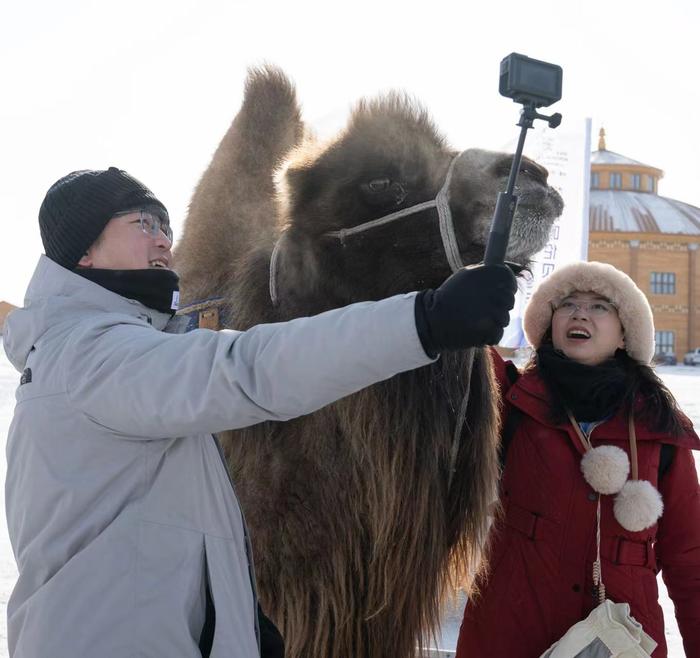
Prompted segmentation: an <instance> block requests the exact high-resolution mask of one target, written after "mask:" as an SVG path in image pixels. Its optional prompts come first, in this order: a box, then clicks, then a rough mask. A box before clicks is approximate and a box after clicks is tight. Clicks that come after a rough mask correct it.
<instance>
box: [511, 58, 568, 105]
mask: <svg viewBox="0 0 700 658" xmlns="http://www.w3.org/2000/svg"><path fill="white" fill-rule="evenodd" d="M561 83H562V68H561V66H557V65H556V64H549V63H548V62H542V61H540V60H539V59H532V58H530V57H527V56H525V55H520V54H518V53H511V54H510V55H508V57H504V58H503V60H501V77H500V80H499V83H498V91H499V92H500V93H501V96H507V97H508V98H512V99H513V100H514V101H515V102H516V103H522V104H523V105H530V106H531V107H547V106H548V105H551V104H552V103H556V102H557V101H558V100H559V99H560V98H561Z"/></svg>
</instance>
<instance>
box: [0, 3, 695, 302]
mask: <svg viewBox="0 0 700 658" xmlns="http://www.w3.org/2000/svg"><path fill="white" fill-rule="evenodd" d="M699 4H700V3H697V2H696V1H695V0H692V1H691V0H688V1H686V0H667V1H666V2H665V3H661V2H658V0H657V1H655V2H649V1H647V0H637V1H635V2H630V1H628V0H615V1H612V0H607V1H605V2H603V1H600V0H593V1H591V2H568V1H567V0H560V1H559V2H557V3H543V2H534V1H533V2H530V3H527V2H525V1H523V0H518V1H517V2H515V1H513V0H496V1H491V2H488V1H487V2H467V1H466V0H461V1H459V2H456V1H454V2H446V1H444V0H424V1H423V2H411V1H410V0H403V1H393V0H392V1H384V2H383V1H382V0H374V1H373V2H372V1H366V0H352V2H347V3H336V2H333V1H332V0H325V1H323V2H322V1H316V0H300V1H298V2H292V1H287V2H242V1H238V0H229V1H228V2H225V1H223V0H222V1H217V0H153V1H149V0H121V1H120V2H98V1H90V0H61V1H60V2H57V1H55V0H38V1H32V0H26V1H24V2H12V3H10V2H9V1H7V2H3V3H2V9H1V10H0V83H1V87H0V222H1V223H0V226H1V227H2V233H1V235H2V237H1V238H0V300H6V301H9V302H12V303H14V304H21V303H22V299H23V296H24V290H25V288H26V285H27V283H28V281H29V278H30V277H31V273H32V271H33V269H34V266H35V264H36V260H37V258H38V256H39V254H40V253H41V251H42V247H41V240H40V237H39V228H38V224H37V213H38V209H39V206H40V204H41V201H42V199H43V196H44V194H45V192H46V190H47V188H48V187H49V186H50V185H51V184H52V183H53V182H54V181H55V180H56V179H58V178H60V177H61V176H63V175H65V174H66V173H68V172H70V171H73V170H75V169H86V168H89V169H104V168H106V167H109V166H111V165H114V166H118V167H120V168H123V169H126V170H127V171H128V172H129V173H131V174H132V175H134V176H136V177H137V178H139V179H140V180H142V181H143V182H144V183H145V184H146V185H148V186H149V187H150V188H151V189H152V190H153V191H154V192H155V193H156V195H158V197H159V198H160V199H161V200H162V201H163V202H164V203H165V204H166V206H167V207H168V208H169V210H170V215H171V217H172V219H173V225H174V228H175V232H176V236H177V234H178V232H179V229H180V227H181V225H182V221H183V219H184V216H185V213H186V209H187V203H188V201H189V198H190V196H191V194H192V190H193V188H194V186H195V185H196V183H197V180H198V179H199V177H200V176H201V174H202V172H203V171H204V169H205V168H206V166H207V164H208V162H209V159H210V157H211V154H212V153H213V151H214V150H215V148H216V146H217V145H218V143H219V140H220V139H221V137H222V136H223V134H224V132H225V130H226V129H227V127H228V125H229V123H230V121H231V120H232V119H233V117H234V115H235V113H236V111H237V110H238V107H239V105H240V101H241V95H242V90H243V83H244V80H245V75H246V68H247V67H248V66H251V65H255V64H260V63H263V62H270V63H274V64H277V65H279V66H280V67H282V68H283V69H284V70H285V71H286V72H287V74H288V75H289V76H290V77H291V78H292V79H293V80H294V81H295V82H296V84H297V89H298V94H299V98H300V101H301V103H302V106H303V110H304V115H305V119H306V120H307V122H308V123H309V124H310V125H311V126H312V127H313V126H317V127H319V128H320V129H321V130H322V131H323V130H326V131H327V130H329V128H330V127H331V126H336V125H337V124H338V122H339V121H340V120H341V117H344V116H345V115H346V114H347V111H348V109H349V108H350V106H351V105H352V104H353V103H354V102H355V101H357V100H358V99H359V98H361V97H365V96H373V95H376V94H378V93H381V92H382V91H385V90H388V89H401V90H404V91H406V92H408V93H410V94H411V95H413V96H414V97H416V98H417V99H419V100H420V101H421V102H422V103H423V104H424V105H425V106H426V107H427V108H428V109H429V110H430V112H431V114H432V116H433V118H434V120H435V122H436V124H437V125H438V127H439V128H440V129H441V131H442V132H443V134H444V135H445V136H446V137H447V139H448V141H449V142H450V143H451V144H452V145H453V146H454V147H456V148H467V147H471V146H478V147H482V148H493V149H500V148H502V146H503V145H504V144H505V143H507V142H508V141H509V140H511V139H513V138H514V137H515V136H516V135H517V130H518V129H517V128H516V127H515V123H516V122H517V120H518V107H519V106H516V105H515V104H513V103H512V102H511V101H510V100H508V99H506V98H503V97H501V96H499V94H498V70H499V63H500V61H501V59H502V58H503V57H504V56H506V55H508V54H509V53H510V52H514V51H515V52H520V53H523V54H526V55H528V56H530V57H534V58H536V59H543V60H546V61H550V62H553V63H556V64H560V65H561V66H562V67H563V69H564V96H563V99H562V101H560V102H559V103H557V104H556V105H555V106H553V107H552V108H551V109H552V111H558V112H561V113H562V114H563V115H564V121H566V120H567V118H570V119H572V120H573V119H580V118H582V117H586V116H587V117H591V118H592V120H593V146H594V148H595V145H596V144H597V133H598V129H599V128H600V126H601V125H604V127H605V129H606V131H607V146H608V149H609V150H612V151H616V152H618V153H622V154H624V155H627V156H628V157H631V158H634V159H636V160H640V161H641V162H644V163H646V164H650V165H654V166H656V167H659V168H661V169H663V170H664V171H665V174H666V175H665V178H664V179H663V180H662V181H661V183H660V186H659V191H660V193H661V194H662V195H663V196H667V197H671V198H676V199H681V200H683V201H686V202H688V203H691V204H693V205H696V206H700V186H699V185H698V181H700V130H699V128H698V117H697V114H698V108H700V87H699V85H698V70H697V67H698V65H700V57H699V55H700V46H699V45H698V42H699V40H698V33H699V31H700V30H699V28H700V9H699V8H698V5H699Z"/></svg>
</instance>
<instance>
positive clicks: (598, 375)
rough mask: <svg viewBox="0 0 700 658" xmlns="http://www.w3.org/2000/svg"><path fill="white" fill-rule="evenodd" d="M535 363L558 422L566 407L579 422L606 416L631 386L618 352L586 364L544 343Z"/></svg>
mask: <svg viewBox="0 0 700 658" xmlns="http://www.w3.org/2000/svg"><path fill="white" fill-rule="evenodd" d="M618 351H619V352H621V350H618ZM537 367H538V369H539V372H540V374H541V376H542V379H544V381H545V383H546V384H547V388H548V390H549V393H550V395H551V397H552V401H553V407H552V419H553V420H554V421H555V422H557V423H560V422H563V421H564V420H565V419H566V412H565V409H567V408H568V409H570V410H571V413H572V414H573V415H574V418H576V420H578V421H581V422H592V421H595V420H603V419H604V418H608V417H610V416H612V415H613V414H614V413H615V412H616V411H617V410H618V409H619V407H620V406H621V405H622V404H623V402H624V401H625V398H626V394H627V392H628V391H629V390H630V382H629V381H628V376H629V375H628V371H627V370H626V369H625V367H624V364H623V362H622V359H620V358H617V356H614V357H613V358H611V359H608V360H607V361H604V362H603V363H601V364H599V365H597V366H588V365H584V364H583V363H578V362H577V361H573V360H572V359H570V358H569V357H567V356H566V355H565V354H564V353H563V352H560V351H559V350H555V349H554V347H553V346H552V345H550V344H547V345H542V346H541V347H540V348H539V349H538V350H537Z"/></svg>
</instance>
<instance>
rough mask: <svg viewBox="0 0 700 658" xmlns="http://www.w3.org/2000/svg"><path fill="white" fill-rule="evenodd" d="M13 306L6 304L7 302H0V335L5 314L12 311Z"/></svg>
mask: <svg viewBox="0 0 700 658" xmlns="http://www.w3.org/2000/svg"><path fill="white" fill-rule="evenodd" d="M14 308H15V307H14V306H13V305H12V304H8V303H7V302H0V333H2V326H3V325H4V324H5V318H6V317H7V314H8V313H9V312H10V311H12V310H14Z"/></svg>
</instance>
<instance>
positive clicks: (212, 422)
mask: <svg viewBox="0 0 700 658" xmlns="http://www.w3.org/2000/svg"><path fill="white" fill-rule="evenodd" d="M39 225H40V229H41V236H42V241H43V244H44V249H45V252H46V254H45V255H43V256H41V257H40V259H39V263H38V265H37V268H36V271H35V273H34V276H33V278H32V280H31V282H30V284H29V288H28V290H27V294H26V298H25V307H24V308H22V309H17V310H16V311H14V312H13V313H12V314H11V315H10V316H9V317H8V319H7V321H6V323H5V335H4V347H5V350H6V352H7V355H8V357H9V359H10V361H11V362H12V363H13V365H14V366H15V367H16V368H17V370H18V371H19V372H20V373H21V380H20V382H21V383H20V386H19V388H18V390H17V406H16V409H15V416H14V420H13V423H12V426H11V429H10V433H9V436H8V440H7V460H8V470H7V481H6V506H7V521H8V529H9V533H10V539H11V542H12V546H13V550H14V554H15V556H16V559H17V564H18V570H19V578H18V581H17V584H16V586H15V589H14V591H13V593H12V596H11V598H10V601H9V603H8V642H9V648H10V656H11V657H12V658H38V657H39V656H71V657H74V658H78V657H81V656H100V658H123V657H124V656H135V655H138V656H153V657H156V656H157V657H162V656H183V657H184V656H191V657H193V658H194V657H195V656H196V657H199V656H202V655H204V656H211V657H212V658H213V657H221V658H223V657H224V656H226V657H230V656H237V657H240V658H254V657H255V658H257V657H258V656H261V655H262V656H272V655H278V656H281V655H283V651H284V648H283V645H282V644H281V639H280V638H279V637H278V636H277V635H276V634H275V629H274V627H273V626H271V625H268V624H269V621H268V620H266V619H265V617H264V616H262V615H258V605H257V600H256V595H255V577H254V572H253V560H252V555H251V551H250V542H249V541H248V537H247V533H246V528H245V523H244V520H243V516H242V514H241V510H240V508H239V505H238V501H237V499H236V495H235V492H234V490H233V487H232V485H231V482H230V479H229V476H228V472H227V469H226V466H225V463H224V461H223V459H222V457H221V453H220V449H219V447H218V444H217V442H216V439H215V438H214V437H213V436H212V435H213V434H214V433H216V432H221V431H224V430H227V429H234V428H240V427H245V426H248V425H252V424H255V423H259V422H262V421H265V420H275V421H281V420H288V419H291V418H294V417H297V416H300V415H303V414H307V413H311V412H312V411H315V410H317V409H319V408H321V407H323V406H324V405H327V404H329V403H331V402H333V401H335V400H337V399H339V398H341V397H344V396H346V395H349V394H351V393H354V392H356V391H358V390H360V389H362V388H364V387H366V386H369V385H372V384H374V383H376V382H379V381H382V380H384V379H387V378H389V377H392V376H394V375H396V374H398V373H400V372H403V371H406V370H410V369H413V368H418V367H421V366H423V365H427V364H428V363H430V362H431V360H433V359H435V358H438V356H439V354H440V353H441V352H443V351H445V350H451V349H463V348H466V347H471V346H479V345H486V344H494V343H497V342H498V340H499V339H500V337H501V335H502V333H503V327H504V326H505V325H506V324H507V322H508V311H509V309H510V308H512V306H513V303H514V294H515V290H516V284H515V279H514V277H513V274H512V273H511V272H510V270H509V269H508V268H507V267H505V266H478V267H475V268H469V269H467V268H465V269H463V270H460V271H458V272H457V273H456V274H453V275H452V276H451V277H450V278H449V279H448V280H447V281H446V282H445V283H443V285H442V286H440V287H439V288H437V289H436V290H424V291H421V292H419V293H410V294H407V295H397V296H395V297H390V298H388V299H384V300H380V301H378V302H364V303H358V304H353V305H350V306H347V307H345V308H340V309H335V310H332V311H328V312H326V313H322V314H320V315H317V316H314V317H308V318H298V319H295V320H292V321H289V322H284V323H276V324H267V325H259V326H257V327H253V328H251V329H249V330H248V331H245V332H237V331H231V330H222V331H219V332H215V331H210V330H207V329H198V330H195V331H192V332H190V333H187V334H176V333H170V330H171V329H172V325H173V322H172V321H171V317H172V314H173V313H174V310H175V309H176V308H177V297H178V294H177V293H178V290H177V275H176V274H175V273H174V272H173V271H172V269H171V261H172V256H171V247H172V232H171V229H170V222H169V218H168V213H167V210H166V208H165V206H164V205H163V204H162V203H161V202H160V201H159V200H158V198H157V197H156V196H155V195H154V194H153V193H152V192H151V191H150V190H149V189H148V188H147V187H146V186H144V185H143V184H142V183H140V182H139V181H138V180H137V179H135V178H133V177H132V176H130V175H129V174H127V173H126V172H124V171H122V170H119V169H116V168H114V167H111V168H109V169H107V170H100V171H92V170H86V171H77V172H73V173H71V174H69V175H68V176H65V177H63V178H61V179H60V180H59V181H58V182H56V183H55V184H54V185H53V186H51V188H50V189H49V190H48V192H47V194H46V198H45V199H44V202H43V203H42V205H41V209H40V212H39Z"/></svg>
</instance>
